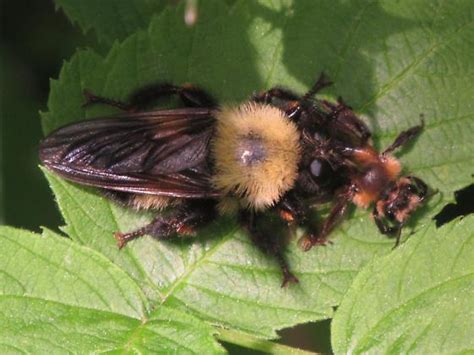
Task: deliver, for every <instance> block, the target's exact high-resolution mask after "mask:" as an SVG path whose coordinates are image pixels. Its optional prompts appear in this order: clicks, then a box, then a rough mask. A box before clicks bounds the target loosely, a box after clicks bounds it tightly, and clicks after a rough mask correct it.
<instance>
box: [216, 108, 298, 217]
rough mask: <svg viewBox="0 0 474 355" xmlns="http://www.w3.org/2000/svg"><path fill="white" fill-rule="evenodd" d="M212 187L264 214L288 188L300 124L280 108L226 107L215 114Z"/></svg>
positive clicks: (291, 182) (295, 168)
mask: <svg viewBox="0 0 474 355" xmlns="http://www.w3.org/2000/svg"><path fill="white" fill-rule="evenodd" d="M216 118H217V124H216V133H215V136H214V138H213V141H212V154H213V158H214V161H215V167H216V169H215V170H216V171H215V174H214V177H213V183H214V186H215V188H216V189H218V190H220V191H222V192H223V193H224V194H227V195H231V196H236V197H237V198H238V199H239V200H240V203H241V204H242V205H243V206H245V207H250V208H253V209H255V210H262V209H265V208H268V207H270V206H272V205H273V204H275V203H276V202H277V201H278V200H279V199H280V197H281V196H282V195H283V194H284V193H285V192H287V191H288V190H290V189H291V188H292V187H293V185H294V182H295V180H296V177H297V175H298V163H299V160H300V151H301V147H300V144H299V140H300V134H299V131H298V129H297V127H296V125H295V124H294V123H293V122H292V121H291V120H290V119H289V118H288V117H287V116H286V115H285V113H284V112H283V111H281V110H280V109H278V108H276V107H273V106H269V105H264V104H257V103H247V104H243V105H241V106H238V107H234V108H230V107H224V108H222V110H220V111H219V112H218V113H217V115H216Z"/></svg>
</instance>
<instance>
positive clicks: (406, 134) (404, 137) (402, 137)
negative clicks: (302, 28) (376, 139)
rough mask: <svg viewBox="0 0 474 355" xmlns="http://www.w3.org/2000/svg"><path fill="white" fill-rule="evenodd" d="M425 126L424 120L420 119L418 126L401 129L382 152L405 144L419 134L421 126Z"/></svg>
mask: <svg viewBox="0 0 474 355" xmlns="http://www.w3.org/2000/svg"><path fill="white" fill-rule="evenodd" d="M424 126H425V122H424V121H423V120H421V123H420V124H419V125H418V126H414V127H411V128H409V129H407V130H406V131H403V132H402V133H400V134H399V135H398V137H397V138H395V140H394V141H393V143H392V144H391V145H390V146H389V147H387V149H385V150H384V152H383V154H387V153H391V152H393V151H394V150H395V149H397V148H399V147H402V146H403V145H405V144H407V143H408V142H410V141H412V140H413V139H415V138H416V137H418V136H419V135H420V133H421V132H422V131H423V127H424Z"/></svg>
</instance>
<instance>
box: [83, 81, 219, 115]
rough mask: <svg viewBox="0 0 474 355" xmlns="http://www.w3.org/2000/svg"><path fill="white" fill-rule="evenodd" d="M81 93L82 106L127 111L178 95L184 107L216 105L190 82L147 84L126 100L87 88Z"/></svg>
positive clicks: (209, 106) (140, 109)
mask: <svg viewBox="0 0 474 355" xmlns="http://www.w3.org/2000/svg"><path fill="white" fill-rule="evenodd" d="M83 94H84V97H85V99H86V101H85V103H84V104H83V107H86V106H90V105H94V104H104V105H108V106H112V107H115V108H118V109H120V110H122V111H128V112H139V111H143V110H146V109H147V108H149V106H150V105H151V104H153V103H156V102H157V101H159V100H160V99H163V98H169V97H172V96H178V97H179V98H180V99H181V101H182V102H183V103H184V105H185V106H186V107H208V108H213V107H216V106H217V103H216V101H215V100H214V98H213V97H212V96H211V95H209V94H208V93H207V92H206V91H204V90H203V89H201V88H199V87H197V86H194V85H192V84H184V85H181V86H177V85H173V84H169V83H158V84H151V85H147V86H144V87H142V88H140V89H138V90H136V91H135V92H133V93H132V94H131V95H130V97H129V99H128V100H127V101H126V102H123V101H118V100H114V99H110V98H106V97H103V96H98V95H95V94H93V93H92V92H90V91H89V90H84V92H83Z"/></svg>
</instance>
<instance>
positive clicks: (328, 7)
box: [0, 0, 474, 353]
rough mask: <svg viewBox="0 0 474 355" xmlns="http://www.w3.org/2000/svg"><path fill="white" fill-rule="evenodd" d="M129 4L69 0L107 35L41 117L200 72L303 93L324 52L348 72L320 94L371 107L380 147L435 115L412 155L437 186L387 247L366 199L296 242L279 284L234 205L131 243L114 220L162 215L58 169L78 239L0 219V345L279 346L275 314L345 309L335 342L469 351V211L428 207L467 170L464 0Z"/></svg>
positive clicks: (84, 55) (243, 88)
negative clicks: (364, 207) (309, 240)
mask: <svg viewBox="0 0 474 355" xmlns="http://www.w3.org/2000/svg"><path fill="white" fill-rule="evenodd" d="M90 3H95V5H91V4H90ZM120 3H121V2H117V3H116V4H119V5H116V4H115V5H114V4H112V3H111V4H108V5H105V4H103V3H102V2H100V3H96V2H91V1H82V2H80V5H78V4H79V2H72V1H65V0H61V1H60V0H57V4H58V5H60V6H61V7H63V8H64V9H66V10H67V11H66V12H67V14H68V16H69V17H70V18H71V19H72V20H73V21H77V22H78V23H79V24H80V25H81V27H83V28H84V29H89V28H93V29H94V31H95V32H96V33H97V35H98V38H99V39H101V40H102V43H103V46H104V48H109V47H110V50H109V51H108V53H107V55H106V56H104V57H102V56H100V55H98V54H96V53H95V52H94V51H92V50H78V51H77V53H76V54H75V55H74V56H73V57H72V58H71V60H69V61H68V62H67V63H65V64H64V65H63V68H62V70H61V73H60V76H59V79H58V80H53V81H52V82H51V92H50V98H49V102H48V110H49V111H48V112H46V113H43V114H42V122H43V127H44V131H45V133H48V132H50V131H51V130H53V129H54V128H57V127H59V126H62V125H64V124H66V123H68V122H71V121H76V120H79V119H85V118H90V117H93V116H97V115H100V114H105V113H111V112H112V110H111V109H109V108H104V107H94V108H90V109H87V110H84V109H82V108H81V103H82V100H83V97H82V94H81V93H82V90H83V89H84V88H88V89H91V90H93V91H95V92H98V93H100V94H101V95H104V96H110V97H117V98H122V97H126V95H127V94H128V93H129V92H130V91H131V90H132V89H133V88H136V87H139V86H140V85H143V84H146V83H148V82H150V81H160V80H168V81H172V82H174V83H178V84H179V83H184V82H193V83H198V84H199V85H201V86H203V87H205V88H206V89H208V90H209V91H210V92H211V93H213V94H214V95H215V96H217V97H218V98H219V100H220V101H221V102H230V101H234V102H236V101H239V100H243V99H245V98H247V97H248V95H249V94H250V93H252V92H253V91H254V90H261V89H266V88H269V87H271V86H273V85H274V84H282V85H285V86H287V87H290V88H293V89H295V90H297V91H299V92H304V91H305V90H306V89H307V88H308V87H309V86H310V85H311V83H312V82H313V81H314V79H315V78H316V76H317V75H318V74H319V72H320V71H322V70H324V71H325V72H326V73H327V74H328V75H329V76H330V78H331V79H332V80H333V81H334V82H335V84H334V86H333V87H331V88H330V89H329V90H327V91H326V92H327V96H328V97H330V98H331V99H334V98H335V97H336V96H338V95H341V96H342V97H343V98H344V99H345V101H347V102H348V103H350V105H351V106H353V108H354V110H355V111H356V112H358V113H360V114H361V116H362V117H363V118H364V119H366V120H367V122H368V123H369V125H370V127H371V128H372V129H373V132H374V140H375V144H376V146H385V145H387V143H388V142H390V141H391V140H393V138H394V137H395V136H396V135H397V134H398V133H399V132H400V131H402V130H403V129H406V128H408V127H410V126H412V125H414V124H416V123H418V121H419V114H421V113H423V114H424V116H425V121H426V129H425V132H424V133H423V135H422V136H421V137H420V138H419V139H418V141H417V143H416V145H414V146H413V147H412V148H411V149H410V150H408V151H405V152H404V153H405V154H404V155H403V157H402V161H403V162H404V164H405V168H406V169H407V171H410V172H413V173H414V174H416V175H417V176H420V177H421V178H423V180H425V181H426V182H427V183H428V184H429V185H430V186H432V187H433V188H436V189H438V190H439V194H437V195H435V196H434V197H433V198H432V199H431V201H430V202H429V203H428V205H427V207H425V208H424V209H422V211H421V212H420V213H418V214H417V215H416V217H415V218H414V220H413V222H412V223H411V224H410V225H409V226H408V227H407V228H406V229H405V231H404V239H408V240H407V241H406V242H405V243H404V244H403V245H402V246H400V247H399V248H398V249H396V250H394V251H392V247H393V241H392V240H388V239H386V238H384V237H383V236H381V235H380V234H379V233H378V231H377V230H376V228H375V226H374V225H373V224H372V223H370V222H369V221H368V213H366V212H365V211H356V212H354V213H353V214H352V215H351V217H350V219H349V220H348V221H346V222H345V223H344V224H343V225H342V226H341V227H340V228H339V229H338V230H337V231H336V232H335V233H334V235H333V238H334V242H335V243H334V245H332V246H329V247H326V248H324V247H320V248H314V249H313V250H311V251H310V252H308V253H303V252H302V251H301V250H299V249H298V248H297V246H296V243H295V241H293V242H292V243H291V244H290V246H289V248H288V256H289V261H290V263H291V265H292V267H293V270H294V272H295V273H296V275H297V276H298V278H299V279H300V284H299V285H296V286H293V285H292V286H290V287H289V288H288V289H281V288H280V287H279V284H280V274H279V270H278V267H277V266H276V265H275V264H274V263H273V262H272V260H270V259H267V258H266V257H265V256H263V255H261V254H260V253H259V251H258V250H256V249H255V248H254V247H253V246H252V245H251V244H250V243H249V241H248V239H247V236H246V235H245V234H244V233H243V232H242V231H240V230H239V228H238V227H237V225H236V223H235V222H234V221H229V220H225V221H224V220H221V221H219V222H217V223H215V224H213V225H212V226H210V227H209V228H206V229H205V230H204V231H202V233H201V235H200V236H199V237H198V238H196V240H193V241H192V242H189V241H176V242H170V243H159V242H156V241H154V240H152V239H150V238H142V239H140V240H137V241H135V242H133V243H131V244H130V245H128V246H127V247H126V248H125V249H124V250H121V251H119V250H117V248H116V245H115V240H114V239H113V238H112V233H113V232H114V231H116V230H130V229H133V228H134V227H137V226H140V225H143V223H144V221H145V220H148V219H149V218H150V217H151V216H150V215H149V214H146V213H135V212H132V211H129V210H125V209H123V208H120V207H117V206H116V205H114V204H112V203H110V202H109V201H107V200H106V199H104V198H103V197H101V196H100V195H98V194H96V193H95V192H94V190H92V189H86V188H83V187H79V186H77V185H74V184H71V183H69V182H66V181H64V180H62V179H60V178H58V177H56V176H54V175H51V174H49V173H47V172H45V174H46V177H47V178H48V181H49V183H50V185H51V188H52V189H53V191H54V194H55V196H56V199H57V202H58V204H59V207H60V209H61V212H62V214H63V216H64V220H65V226H64V227H62V228H61V230H62V232H63V233H64V234H66V235H67V236H68V237H69V238H68V239H66V238H63V237H62V236H60V235H59V234H57V233H55V232H52V231H50V230H44V232H43V233H42V234H41V235H36V234H33V233H29V232H26V231H21V230H16V229H12V228H9V227H2V228H1V229H0V236H1V237H2V251H1V253H2V257H1V258H0V280H1V282H0V285H2V291H1V292H0V303H1V306H0V309H1V310H2V311H1V312H0V329H2V331H1V332H0V344H1V345H0V349H4V350H5V351H31V352H38V351H40V352H41V351H43V352H65V351H71V352H81V353H83V352H92V351H94V352H102V351H120V352H132V351H138V352H153V351H155V352H156V351H163V352H168V351H172V350H179V352H186V351H188V352H198V351H202V352H206V353H210V352H223V351H224V350H223V348H222V347H221V346H220V345H219V343H218V342H217V340H216V339H218V340H224V341H226V342H230V343H235V344H241V345H244V346H247V347H250V348H254V349H260V350H265V351H273V352H278V351H281V352H285V351H289V350H288V349H286V348H284V347H282V346H280V345H274V344H273V343H271V342H269V341H267V340H268V339H274V338H275V337H276V336H277V333H276V331H277V330H278V329H281V328H284V327H290V326H293V325H295V324H298V323H304V322H309V321H316V320H322V319H327V318H334V321H333V324H332V330H333V333H332V344H333V350H334V351H335V352H336V353H346V352H368V351H370V352H377V353H379V352H424V353H427V352H431V353H433V352H468V351H473V350H474V343H473V340H472V339H473V338H472V336H469V335H470V334H471V335H472V333H473V330H474V329H473V328H474V320H473V318H474V317H473V315H472V313H469V312H472V309H473V301H472V297H470V295H472V292H473V291H474V280H473V272H474V262H473V258H472V255H473V252H474V243H473V241H474V238H473V237H474V233H473V231H474V228H473V227H474V219H473V218H472V217H470V218H466V219H465V220H463V221H459V220H457V221H455V222H452V223H451V224H450V225H447V226H444V227H443V228H441V229H436V228H434V226H433V223H432V221H431V218H432V216H433V215H434V214H435V213H436V212H438V211H439V210H440V208H441V207H442V206H443V205H444V204H445V203H447V202H449V201H451V199H452V192H453V191H454V190H456V189H458V188H460V187H462V186H464V185H466V184H468V183H470V182H471V181H472V177H471V174H472V169H471V167H472V161H473V160H474V153H473V152H474V140H473V139H472V134H473V131H474V111H473V104H472V98H473V97H474V87H473V86H472V80H473V77H474V69H473V66H472V62H473V59H474V46H473V38H474V24H473V17H474V6H473V5H472V3H471V1H469V0H466V1H453V2H443V1H440V2H432V1H428V0H416V1H411V0H406V1H400V2H393V1H351V2H348V1H310V0H308V1H290V0H288V1H283V0H282V1H270V0H261V1H258V2H248V1H237V2H234V3H233V4H232V6H230V5H226V4H225V3H222V2H220V1H206V2H204V1H203V2H200V7H199V19H198V23H197V24H196V25H195V26H194V27H191V28H189V27H186V26H185V25H184V23H183V20H182V16H183V8H182V6H178V7H177V8H166V9H164V10H163V11H162V12H161V13H160V14H159V15H157V16H153V17H152V16H148V14H149V13H150V11H147V10H149V8H148V9H147V10H144V6H145V3H146V1H139V0H136V1H134V2H127V3H126V5H125V4H123V5H120ZM124 3H125V2H124ZM98 4H100V5H98ZM89 5H90V6H89ZM77 6H79V7H77ZM94 6H99V7H100V10H101V11H98V8H96V7H94ZM160 8H161V7H160ZM155 10H159V9H158V8H156V9H155ZM145 14H146V15H147V16H145ZM125 24H126V25H125ZM140 28H146V30H142V29H140ZM115 39H119V40H120V41H116V42H115V41H114V40H115ZM410 232H413V233H412V235H410V236H409V237H408V235H409V234H410ZM339 305H340V307H339V308H338V309H337V311H334V308H335V307H338V306H339ZM294 351H295V352H297V351H298V350H296V349H295V350H294Z"/></svg>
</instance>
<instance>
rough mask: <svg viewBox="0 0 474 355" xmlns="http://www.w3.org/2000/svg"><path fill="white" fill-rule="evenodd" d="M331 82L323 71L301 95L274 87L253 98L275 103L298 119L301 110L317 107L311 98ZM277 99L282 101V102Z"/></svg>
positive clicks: (257, 100) (261, 101)
mask: <svg viewBox="0 0 474 355" xmlns="http://www.w3.org/2000/svg"><path fill="white" fill-rule="evenodd" d="M331 84H332V82H331V81H329V80H328V79H327V77H326V75H325V74H324V73H321V74H320V76H319V78H318V80H317V81H316V83H315V84H314V85H313V86H312V87H311V88H310V89H309V90H308V92H306V93H305V94H304V95H303V96H299V95H297V94H295V93H294V92H292V91H290V90H287V89H284V88H281V87H273V88H271V89H270V90H268V91H263V92H260V93H258V94H255V95H253V97H252V100H253V101H255V102H260V103H266V104H274V105H276V106H277V107H279V108H280V109H282V110H283V111H285V112H286V114H287V115H288V117H290V118H293V119H296V120H297V119H298V118H299V116H300V115H301V112H302V111H304V110H306V109H307V107H308V106H310V107H312V108H315V107H314V105H313V103H312V102H310V100H311V98H312V97H313V96H314V95H316V94H317V93H318V92H319V91H320V90H322V89H323V88H325V87H327V86H330V85H331ZM276 101H280V103H277V102H276Z"/></svg>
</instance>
